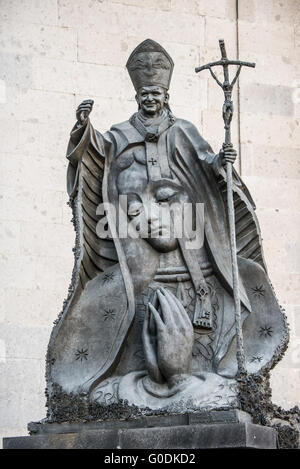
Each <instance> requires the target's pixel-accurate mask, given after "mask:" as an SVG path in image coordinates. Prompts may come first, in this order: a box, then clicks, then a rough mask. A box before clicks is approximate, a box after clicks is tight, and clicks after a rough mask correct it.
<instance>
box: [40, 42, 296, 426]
mask: <svg viewBox="0 0 300 469" xmlns="http://www.w3.org/2000/svg"><path fill="white" fill-rule="evenodd" d="M173 66H174V64H173V61H172V59H171V57H170V56H169V54H168V53H167V52H166V51H165V50H164V49H163V48H162V47H161V46H160V45H159V44H157V43H156V42H154V41H152V40H150V39H148V40H146V41H144V42H142V43H141V44H140V45H138V46H137V47H136V49H135V50H134V51H133V52H132V54H131V55H130V57H129V59H128V62H127V69H128V72H129V74H130V78H131V80H132V82H133V85H134V87H135V90H136V101H137V104H138V111H137V112H136V113H135V114H134V115H133V116H131V117H130V119H129V120H128V121H126V122H123V123H121V124H117V125H114V126H113V127H112V128H111V129H110V130H109V131H108V132H106V133H105V134H104V135H102V134H100V133H99V132H98V131H97V130H95V129H94V128H93V126H92V124H91V122H90V118H89V116H90V113H91V111H92V107H93V101H92V100H86V101H84V102H83V103H81V105H80V106H79V107H78V109H77V114H76V116H77V123H76V124H75V126H74V128H73V129H72V131H71V136H70V142H69V146H68V150H67V158H68V160H69V167H68V178H67V183H68V193H69V195H70V201H71V206H72V208H73V213H74V223H75V229H76V246H75V266H74V271H73V279H72V284H71V287H70V294H69V298H68V299H67V301H66V303H65V305H64V309H63V312H62V314H61V315H60V317H59V319H58V320H57V323H56V325H55V327H54V329H53V332H52V335H51V339H50V343H49V348H48V356H47V393H48V407H49V415H50V417H51V416H52V417H53V418H54V419H55V415H56V414H55V412H56V413H57V409H58V408H59V402H58V401H59V396H62V395H63V396H64V402H65V399H68V396H69V397H70V399H71V398H72V399H73V398H74V396H75V397H76V398H78V399H82V400H83V401H85V402H88V403H96V404H99V405H101V406H107V405H110V404H116V403H118V402H122V403H124V402H126V403H127V404H128V405H131V406H137V407H138V408H140V409H143V408H144V409H145V408H147V409H150V410H151V411H153V413H155V411H157V410H159V411H161V410H164V411H165V412H187V411H189V410H191V411H193V410H197V409H216V408H220V407H222V408H224V407H236V406H237V390H236V375H237V372H238V367H237V359H236V340H235V337H236V328H235V302H234V298H233V280H232V264H231V252H230V233H229V225H228V214H227V210H226V202H227V190H226V171H225V165H226V164H228V163H233V162H234V160H235V158H236V152H235V150H234V149H233V147H232V145H225V146H223V147H222V150H220V152H219V154H214V152H213V151H212V149H211V147H210V146H209V144H208V143H207V142H206V141H205V140H204V139H203V138H202V137H201V135H200V134H199V132H198V130H197V128H196V127H195V126H194V125H193V124H191V123H190V122H187V121H185V120H182V119H179V118H176V117H175V116H174V115H173V114H172V111H171V108H170V106H169V95H168V88H169V84H170V80H171V76H172V72H173ZM228 112H230V109H229V110H228V109H227V113H228ZM232 189H233V203H234V212H235V231H236V238H235V239H236V250H237V265H238V280H239V282H238V283H239V289H238V295H239V300H240V305H241V324H242V332H243V341H244V343H243V353H244V355H245V368H246V371H247V373H250V374H253V373H255V374H263V373H267V372H268V371H269V370H270V369H271V368H272V367H273V366H274V365H275V364H276V362H277V361H278V360H279V358H280V356H281V354H282V352H283V350H284V349H285V347H286V344H287V326H286V321H285V316H284V314H283V312H282V311H281V309H280V306H279V305H278V302H277V300H276V297H275V294H274V292H273V289H272V286H271V284H270V280H269V278H268V275H267V269H266V265H265V261H264V257H263V252H262V245H261V237H260V231H259V225H258V221H257V218H256V215H255V206H254V203H253V200H252V198H251V196H250V194H249V192H248V190H247V188H246V187H245V185H244V183H243V182H242V180H241V179H240V177H239V176H238V174H237V173H236V172H235V171H233V188H232ZM124 201H125V202H124ZM185 205H189V206H191V207H192V210H191V218H192V223H191V224H189V223H188V221H190V220H186V219H185V218H184V219H180V216H179V215H178V213H179V212H180V210H179V212H178V213H177V212H176V210H174V211H173V212H172V208H173V207H177V208H178V207H179V208H180V207H183V206H185ZM170 210H171V216H170V217H169V218H168V217H167V213H170ZM164 211H165V212H166V216H165V217H164V216H162V217H161V215H164ZM178 217H179V218H178ZM164 219H165V220H166V219H168V220H170V223H169V226H165V225H164V224H163V223H161V220H164ZM181 222H182V223H183V228H184V229H183V232H182V236H178V235H177V234H176V229H177V228H178V225H179V224H180V223H181ZM126 223H129V225H130V226H131V227H132V226H134V227H135V235H132V236H131V235H130V233H129V234H128V236H121V235H120V232H121V231H122V230H123V229H124V226H123V225H124V224H126ZM188 225H189V226H188ZM191 225H192V226H191ZM195 226H196V228H197V229H196V231H195V229H194V227H195ZM99 227H100V228H101V230H100V231H101V233H102V234H103V232H106V236H102V235H101V236H99ZM129 231H130V230H129ZM133 231H134V230H133ZM197 235H199V236H197ZM195 239H196V241H197V242H194V241H195ZM193 242H194V243H193ZM54 408H55V409H56V410H55V411H54V410H53V409H54ZM59 412H61V414H63V408H62V407H61V408H60V410H59Z"/></svg>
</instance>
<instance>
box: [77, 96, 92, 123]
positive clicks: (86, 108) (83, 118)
mask: <svg viewBox="0 0 300 469" xmlns="http://www.w3.org/2000/svg"><path fill="white" fill-rule="evenodd" d="M93 105H94V101H93V100H92V99H86V100H85V101H82V103H81V104H79V106H78V108H77V110H76V119H77V122H78V124H80V125H84V124H86V122H87V119H88V117H89V115H90V113H91V111H92V109H93Z"/></svg>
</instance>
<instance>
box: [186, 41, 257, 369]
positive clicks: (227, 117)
mask: <svg viewBox="0 0 300 469" xmlns="http://www.w3.org/2000/svg"><path fill="white" fill-rule="evenodd" d="M219 46H220V50H221V59H220V60H218V61H217V62H211V63H209V64H207V65H203V66H201V67H197V68H195V72H196V73H198V72H201V71H202V70H209V71H210V73H211V75H212V77H213V79H214V80H215V81H216V82H217V84H218V85H219V86H220V87H221V88H222V90H223V92H224V97H225V101H224V104H223V108H222V114H223V120H224V128H225V142H224V143H223V149H225V148H226V147H232V143H231V132H230V124H231V120H232V116H233V102H232V100H231V96H232V89H233V86H234V84H235V82H236V81H237V79H238V77H239V74H240V72H241V69H242V67H243V66H245V67H255V63H251V62H242V61H241V60H230V59H228V58H227V54H226V49H225V43H224V39H219ZM218 65H219V66H222V67H223V73H224V81H223V83H221V81H220V80H219V79H218V78H217V76H216V75H215V73H214V72H213V70H212V67H215V66H218ZM229 65H237V66H238V69H237V71H236V74H235V76H234V78H233V80H232V81H231V82H230V80H229V71H228V66H229ZM226 175H227V208H228V220H229V231H230V250H231V263H232V288H233V297H234V305H235V327H236V350H237V352H236V355H237V363H238V372H239V375H240V376H241V375H244V374H245V373H246V364H245V352H244V343H243V333H242V321H241V301H240V294H239V272H238V263H237V251H236V235H235V216H234V205H233V193H232V163H231V162H229V161H226Z"/></svg>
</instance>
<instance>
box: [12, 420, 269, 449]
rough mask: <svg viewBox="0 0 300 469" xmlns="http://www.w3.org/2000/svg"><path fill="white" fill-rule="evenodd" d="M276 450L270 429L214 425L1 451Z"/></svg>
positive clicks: (98, 433)
mask: <svg viewBox="0 0 300 469" xmlns="http://www.w3.org/2000/svg"><path fill="white" fill-rule="evenodd" d="M31 448H32V449H79V448H85V449H100V448H105V449H112V448H118V449H147V448H149V449H164V448H167V449H179V448H180V449H209V448H210V449H222V448H236V449H238V448H249V449H250V448H252V449H276V432H275V430H274V429H271V428H268V427H262V426H259V425H253V424H251V423H240V424H237V423H235V424H230V423H227V424H215V425H189V426H188V427H186V426H177V427H176V426H175V427H155V428H139V429H126V430H124V429H121V430H93V431H83V432H81V433H71V434H67V433H66V434H60V435H58V434H48V435H40V436H29V437H19V438H5V439H4V449H31Z"/></svg>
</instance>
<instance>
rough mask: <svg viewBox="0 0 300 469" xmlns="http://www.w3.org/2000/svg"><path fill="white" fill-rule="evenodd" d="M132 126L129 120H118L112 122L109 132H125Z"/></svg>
mask: <svg viewBox="0 0 300 469" xmlns="http://www.w3.org/2000/svg"><path fill="white" fill-rule="evenodd" d="M132 128H133V126H132V124H131V123H130V121H129V120H127V121H123V122H120V123H119V124H114V125H112V126H111V128H110V132H114V131H115V132H126V131H128V130H131V129H132Z"/></svg>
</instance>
